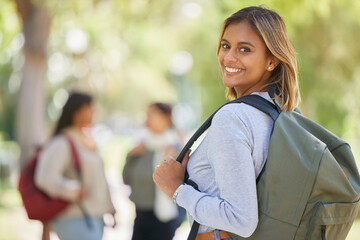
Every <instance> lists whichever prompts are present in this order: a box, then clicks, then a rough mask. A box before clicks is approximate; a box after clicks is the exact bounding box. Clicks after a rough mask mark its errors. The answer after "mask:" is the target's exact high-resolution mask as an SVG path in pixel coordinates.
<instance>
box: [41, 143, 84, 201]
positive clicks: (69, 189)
mask: <svg viewBox="0 0 360 240" xmlns="http://www.w3.org/2000/svg"><path fill="white" fill-rule="evenodd" d="M71 158H72V155H71V151H70V147H69V143H68V142H67V141H66V139H65V138H63V137H56V138H54V139H53V140H52V141H51V142H50V143H49V145H48V146H47V147H45V148H44V150H43V151H42V153H41V154H40V156H39V159H38V163H37V166H36V172H35V184H36V185H37V187H38V188H40V189H41V190H43V191H44V192H45V193H47V194H48V195H49V196H51V197H54V198H62V199H64V200H67V201H76V200H77V199H78V197H79V194H80V189H81V183H80V181H78V180H77V179H70V178H67V177H65V176H64V172H65V170H66V169H67V167H68V166H69V164H71V163H72V162H71V161H72V159H71Z"/></svg>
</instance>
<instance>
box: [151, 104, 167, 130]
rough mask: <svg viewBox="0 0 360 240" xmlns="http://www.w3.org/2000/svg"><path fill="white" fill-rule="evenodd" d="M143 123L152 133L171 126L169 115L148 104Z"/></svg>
mask: <svg viewBox="0 0 360 240" xmlns="http://www.w3.org/2000/svg"><path fill="white" fill-rule="evenodd" d="M145 125H146V126H147V127H148V128H149V129H150V131H151V132H153V133H163V132H165V131H166V130H167V129H169V128H170V126H171V116H168V115H166V114H164V113H163V112H161V111H160V110H159V109H158V108H157V107H155V106H150V107H149V108H148V111H147V119H146V123H145Z"/></svg>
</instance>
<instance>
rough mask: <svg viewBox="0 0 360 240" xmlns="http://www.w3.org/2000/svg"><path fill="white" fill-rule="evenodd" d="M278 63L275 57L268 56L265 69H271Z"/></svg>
mask: <svg viewBox="0 0 360 240" xmlns="http://www.w3.org/2000/svg"><path fill="white" fill-rule="evenodd" d="M279 63H280V60H279V59H278V58H277V57H275V56H270V57H269V62H268V65H267V70H268V71H270V72H271V71H273V70H274V69H275V68H276V67H277V66H278V65H279Z"/></svg>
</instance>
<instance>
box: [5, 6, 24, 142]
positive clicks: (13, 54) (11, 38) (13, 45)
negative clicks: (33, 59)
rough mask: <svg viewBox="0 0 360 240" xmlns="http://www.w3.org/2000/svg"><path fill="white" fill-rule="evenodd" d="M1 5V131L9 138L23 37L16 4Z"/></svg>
mask: <svg viewBox="0 0 360 240" xmlns="http://www.w3.org/2000/svg"><path fill="white" fill-rule="evenodd" d="M0 6H1V7H0V116H1V117H0V132H3V133H4V134H5V135H6V136H7V138H12V137H13V135H14V109H15V102H14V101H13V99H14V96H15V92H16V90H17V86H18V84H19V77H18V74H19V71H20V69H21V66H22V64H23V57H22V56H21V54H20V53H19V51H20V49H21V45H22V43H23V39H22V38H21V36H20V35H19V31H20V24H19V20H18V18H17V15H16V9H15V4H14V3H13V2H12V1H9V0H0ZM11 76H13V77H12V78H11Z"/></svg>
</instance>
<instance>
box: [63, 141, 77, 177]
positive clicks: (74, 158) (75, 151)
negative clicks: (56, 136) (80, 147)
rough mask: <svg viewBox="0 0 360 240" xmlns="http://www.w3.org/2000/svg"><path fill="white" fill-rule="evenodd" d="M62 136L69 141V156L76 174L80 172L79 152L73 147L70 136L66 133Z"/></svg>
mask: <svg viewBox="0 0 360 240" xmlns="http://www.w3.org/2000/svg"><path fill="white" fill-rule="evenodd" d="M64 136H65V138H66V140H67V141H68V143H69V146H70V150H71V156H72V160H73V162H74V166H75V169H76V171H77V172H78V174H80V173H81V171H80V157H79V153H78V151H77V149H76V147H75V143H74V141H73V140H72V139H71V137H69V136H67V135H66V134H64Z"/></svg>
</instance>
